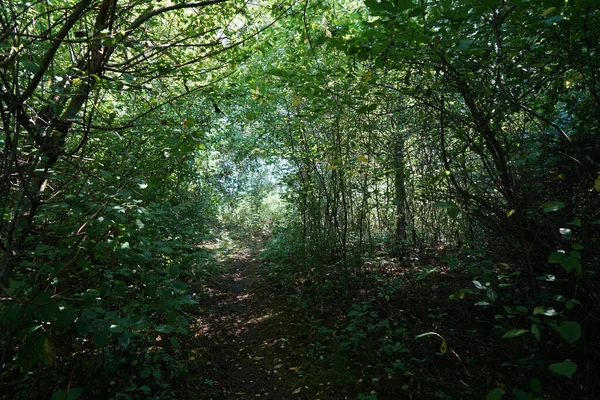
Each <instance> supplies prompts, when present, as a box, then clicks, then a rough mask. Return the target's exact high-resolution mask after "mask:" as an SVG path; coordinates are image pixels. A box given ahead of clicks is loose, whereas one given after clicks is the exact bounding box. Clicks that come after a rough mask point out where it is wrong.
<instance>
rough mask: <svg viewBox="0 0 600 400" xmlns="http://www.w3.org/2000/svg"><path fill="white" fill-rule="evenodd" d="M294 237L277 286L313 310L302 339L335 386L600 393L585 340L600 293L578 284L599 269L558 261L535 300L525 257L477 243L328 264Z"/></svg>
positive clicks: (375, 394)
mask: <svg viewBox="0 0 600 400" xmlns="http://www.w3.org/2000/svg"><path fill="white" fill-rule="evenodd" d="M293 237H294V235H293V233H290V232H282V233H280V234H279V236H278V235H275V236H274V238H273V239H272V241H271V242H270V245H269V246H268V247H267V250H266V252H265V253H264V255H263V259H264V262H265V263H266V264H267V265H268V268H269V276H270V279H271V280H272V282H273V283H272V285H273V287H274V288H279V290H282V291H288V292H289V293H291V296H290V297H289V302H290V304H291V305H292V306H294V307H297V308H298V310H299V311H300V312H299V313H298V314H299V315H302V316H303V318H304V323H303V325H302V326H303V330H302V333H300V334H299V335H298V336H297V337H296V341H297V343H296V346H295V348H296V349H297V352H298V356H300V357H302V359H304V360H305V363H304V367H303V368H304V369H305V370H304V375H305V376H306V377H307V380H308V381H310V382H314V385H315V387H319V388H326V389H324V390H325V391H324V392H323V393H329V394H330V395H331V396H333V395H334V394H335V395H337V396H341V395H342V394H343V395H344V396H349V397H348V398H356V399H388V398H399V396H403V395H404V396H405V397H406V398H420V399H433V398H436V399H465V398H487V399H490V400H494V399H501V398H504V399H508V398H516V399H518V400H524V399H568V398H593V396H592V397H590V394H593V393H595V392H594V391H595V390H596V389H595V384H591V385H590V384H589V379H590V378H591V377H592V376H594V375H593V374H594V373H596V372H597V367H595V366H594V365H593V363H592V364H590V362H589V360H590V357H591V356H592V354H591V353H593V352H594V351H593V350H592V351H590V350H584V343H586V342H588V341H590V340H593V337H594V335H596V334H597V332H596V328H595V327H594V326H595V325H594V324H595V322H592V321H591V320H595V319H597V318H593V317H592V318H590V317H591V316H590V314H586V313H585V312H584V310H585V309H588V308H587V306H589V304H582V303H583V302H584V301H587V302H589V301H591V300H590V299H589V298H588V299H585V298H586V296H585V295H582V294H579V293H578V287H580V289H579V290H580V291H581V288H582V287H585V286H586V285H585V284H584V283H582V282H584V280H585V279H588V280H589V279H590V278H593V277H595V271H593V270H590V271H587V272H585V273H584V274H583V276H581V277H579V278H577V277H575V276H573V275H569V274H568V273H566V271H564V270H562V271H561V270H559V269H551V270H550V271H549V272H552V274H545V275H540V276H538V277H537V282H538V290H539V291H540V293H539V294H538V296H537V297H535V298H534V297H533V296H532V294H531V293H530V292H529V291H528V282H527V279H526V277H525V276H522V274H521V273H519V272H516V271H517V268H515V267H516V266H515V265H509V264H506V263H502V262H500V263H499V262H496V261H494V260H492V259H491V258H490V257H489V256H488V255H487V254H486V253H485V252H484V251H483V250H481V249H477V248H474V247H472V246H470V245H468V244H466V245H464V246H463V247H462V248H458V249H454V250H452V251H448V250H446V251H438V252H437V254H435V256H434V257H429V258H428V260H427V264H425V263H424V262H421V261H419V259H418V258H417V256H416V255H415V256H414V257H413V258H412V259H411V258H410V257H407V258H405V260H404V261H402V260H400V259H397V258H394V257H392V255H391V254H388V253H387V252H386V251H385V248H381V247H380V248H379V250H378V251H376V252H372V253H370V254H368V255H366V256H363V257H362V259H360V260H359V261H358V262H357V261H356V259H353V260H351V261H348V262H345V261H344V260H343V259H340V260H338V261H337V262H335V263H330V264H325V263H322V262H321V263H316V262H315V263H313V262H312V260H311V259H310V258H309V257H306V252H305V251H304V249H302V248H299V247H298V246H297V243H296V242H295V241H294V239H293ZM407 260H410V261H407ZM582 278H583V279H582ZM571 281H572V282H574V284H573V285H570V284H569V282H571ZM565 283H566V284H565ZM579 285H581V286H579ZM587 288H588V290H590V289H592V290H593V286H587ZM567 290H571V291H570V292H568V291H567ZM578 298H579V300H578ZM596 322H597V321H596ZM595 353H598V352H597V351H595ZM597 355H598V354H595V356H597Z"/></svg>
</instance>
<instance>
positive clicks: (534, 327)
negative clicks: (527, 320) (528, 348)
mask: <svg viewBox="0 0 600 400" xmlns="http://www.w3.org/2000/svg"><path fill="white" fill-rule="evenodd" d="M531 333H532V334H533V336H535V339H536V340H537V341H538V342H539V341H540V340H541V339H542V333H541V332H540V328H538V326H537V325H536V324H533V325H531Z"/></svg>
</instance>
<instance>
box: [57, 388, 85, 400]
mask: <svg viewBox="0 0 600 400" xmlns="http://www.w3.org/2000/svg"><path fill="white" fill-rule="evenodd" d="M82 394H83V389H82V388H79V387H73V388H70V389H69V391H68V392H67V391H66V390H65V389H60V390H57V391H56V392H54V393H53V394H52V397H51V400H77V399H78V398H79V397H81V395H82Z"/></svg>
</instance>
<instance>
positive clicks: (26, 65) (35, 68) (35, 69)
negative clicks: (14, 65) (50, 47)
mask: <svg viewBox="0 0 600 400" xmlns="http://www.w3.org/2000/svg"><path fill="white" fill-rule="evenodd" d="M21 65H23V68H25V69H26V70H27V71H29V72H33V73H34V74H37V73H38V72H40V71H41V70H42V69H41V68H40V67H39V66H38V65H37V64H36V63H33V62H31V61H21Z"/></svg>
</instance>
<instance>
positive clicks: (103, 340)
mask: <svg viewBox="0 0 600 400" xmlns="http://www.w3.org/2000/svg"><path fill="white" fill-rule="evenodd" d="M108 343H109V334H108V331H106V330H104V329H102V330H99V331H96V332H95V333H94V344H95V345H96V347H97V348H100V347H105V346H106V345H108Z"/></svg>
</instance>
